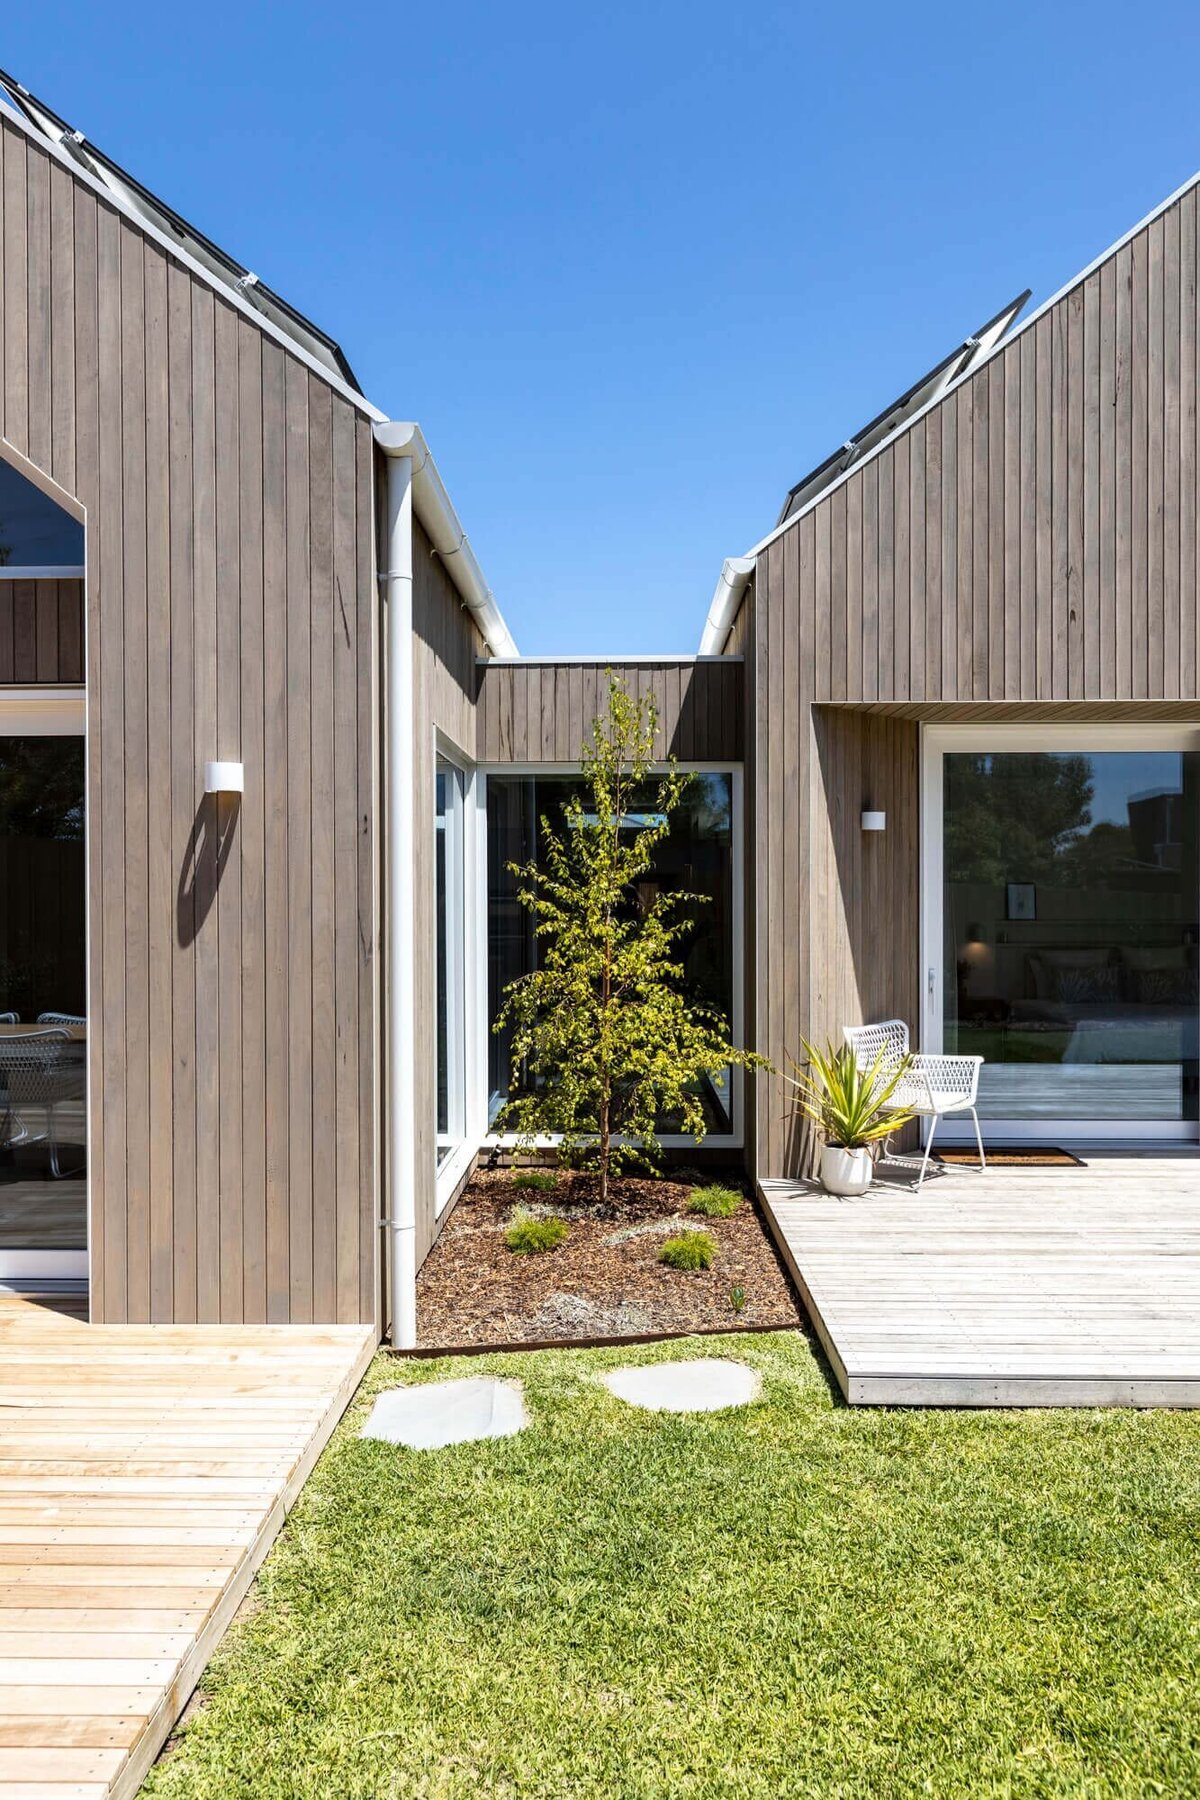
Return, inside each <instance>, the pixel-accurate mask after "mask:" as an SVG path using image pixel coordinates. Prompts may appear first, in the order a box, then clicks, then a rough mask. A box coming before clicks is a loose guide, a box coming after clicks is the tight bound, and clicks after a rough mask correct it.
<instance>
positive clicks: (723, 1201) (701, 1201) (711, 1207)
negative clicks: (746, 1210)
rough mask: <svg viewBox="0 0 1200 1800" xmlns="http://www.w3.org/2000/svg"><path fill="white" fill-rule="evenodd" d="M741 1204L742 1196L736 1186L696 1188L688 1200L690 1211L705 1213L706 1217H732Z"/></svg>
mask: <svg viewBox="0 0 1200 1800" xmlns="http://www.w3.org/2000/svg"><path fill="white" fill-rule="evenodd" d="M741 1204H742V1196H741V1195H740V1194H739V1193H738V1191H737V1189H736V1188H727V1187H702V1188H694V1189H693V1190H692V1193H691V1196H690V1198H689V1200H688V1211H689V1212H692V1213H703V1214H704V1217H705V1218H706V1219H732V1217H733V1215H734V1213H735V1212H736V1211H737V1209H738V1207H739V1206H740V1205H741Z"/></svg>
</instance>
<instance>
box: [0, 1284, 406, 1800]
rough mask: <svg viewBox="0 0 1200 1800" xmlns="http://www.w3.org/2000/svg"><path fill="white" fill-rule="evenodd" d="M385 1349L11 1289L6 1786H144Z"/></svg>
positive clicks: (3, 1728)
mask: <svg viewBox="0 0 1200 1800" xmlns="http://www.w3.org/2000/svg"><path fill="white" fill-rule="evenodd" d="M373 1348H374V1332H373V1331H372V1330H370V1329H369V1328H368V1327H365V1326H357V1325H347V1326H305V1325H278V1326H245V1327H243V1326H236V1325H229V1326H223V1325H205V1326H198V1327H197V1326H177V1325H155V1326H153V1327H152V1328H151V1327H139V1326H135V1325H129V1326H123V1325H112V1326H106V1325H87V1324H85V1323H84V1322H83V1321H82V1319H81V1318H80V1317H79V1316H78V1308H77V1307H72V1306H70V1305H67V1306H64V1307H62V1308H61V1309H60V1308H59V1307H57V1306H55V1305H51V1304H40V1303H38V1302H37V1301H35V1300H31V1299H22V1298H19V1297H17V1296H15V1295H12V1294H7V1293H0V1800H18V1796H21V1795H24V1794H27V1793H33V1792H36V1793H37V1794H38V1795H39V1796H40V1797H42V1800H55V1797H56V1796H58V1795H60V1794H61V1795H66V1794H73V1795H85V1796H88V1800H113V1797H118V1800H128V1796H130V1795H133V1794H135V1793H136V1792H137V1790H138V1788H139V1786H140V1785H141V1782H142V1780H143V1778H144V1776H145V1774H146V1771H147V1769H148V1768H149V1766H150V1763H151V1762H152V1761H153V1759H154V1757H155V1755H156V1754H157V1752H158V1749H159V1747H160V1746H161V1744H162V1742H163V1740H164V1739H165V1737H166V1735H167V1733H168V1732H169V1731H170V1729H171V1727H172V1725H173V1724H174V1723H175V1720H176V1719H177V1717H178V1716H179V1713H180V1711H181V1710H182V1708H183V1706H184V1704H185V1702H186V1700H187V1698H188V1695H189V1694H190V1693H191V1691H192V1688H193V1687H194V1686H195V1684H196V1681H197V1679H198V1678H199V1675H200V1673H201V1671H202V1669H203V1668H204V1665H205V1663H206V1662H207V1660H208V1658H209V1656H210V1655H211V1653H212V1651H213V1649H214V1647H215V1645H216V1644H217V1642H218V1641H219V1639H220V1637H221V1634H222V1633H223V1632H224V1630H225V1628H226V1626H227V1625H228V1623H229V1621H230V1619H231V1618H232V1617H233V1614H234V1612H235V1611H236V1609H237V1607H238V1604H239V1603H240V1601H241V1599H242V1596H243V1595H244V1593H245V1591H246V1589H247V1587H248V1586H249V1585H250V1581H251V1579H252V1577H253V1575H254V1571H255V1570H256V1568H257V1567H258V1565H259V1563H260V1562H261V1561H262V1558H263V1557H264V1556H265V1554H266V1552H267V1550H268V1548H269V1547H270V1544H271V1542H272V1540H273V1538H274V1537H275V1535H276V1533H277V1532H278V1530H279V1527H280V1526H281V1524H282V1523H283V1520H284V1517H285V1515H286V1513H287V1511H288V1509H289V1507H290V1506H291V1504H292V1502H293V1501H294V1499H295V1497H296V1495H297V1494H298V1492H299V1490H300V1487H301V1485H302V1483H303V1481H304V1479H305V1477H306V1475H307V1474H308V1472H309V1470H310V1469H311V1467H312V1465H313V1462H314V1461H315V1460H316V1457H317V1455H318V1453H319V1452H320V1450H321V1448H322V1447H323V1445H324V1444H325V1442H326V1440H327V1439H328V1437H329V1434H330V1432H331V1431H332V1430H333V1427H334V1425H335V1424H336V1423H337V1421H338V1419H339V1418H340V1417H341V1414H342V1412H343V1410H344V1408H345V1406H346V1404H347V1402H348V1400H349V1399H350V1397H351V1395H352V1394H353V1392H354V1389H355V1387H356V1386H357V1384H358V1381H359V1379H360V1377H361V1375H362V1371H363V1369H364V1368H365V1366H366V1364H367V1362H368V1360H369V1358H370V1356H371V1353H372V1350H373Z"/></svg>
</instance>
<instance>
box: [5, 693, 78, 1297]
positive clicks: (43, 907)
mask: <svg viewBox="0 0 1200 1800" xmlns="http://www.w3.org/2000/svg"><path fill="white" fill-rule="evenodd" d="M81 713H82V702H74V701H67V702H64V703H60V704H59V705H57V706H56V705H55V704H54V703H52V702H47V701H38V700H35V701H31V702H28V703H24V704H22V703H17V702H14V703H13V704H12V705H11V706H10V705H8V704H7V703H5V702H4V701H2V700H0V1277H4V1278H10V1279H12V1278H19V1277H22V1276H26V1275H61V1276H68V1277H74V1278H81V1277H84V1276H86V1274H87V1168H86V1163H87V1078H86V1059H87V1017H86V1015H87V952H86V942H87V940H86V916H87V898H86V858H85V844H84V740H83V736H82V733H81V731H80V729H79V725H80V722H81Z"/></svg>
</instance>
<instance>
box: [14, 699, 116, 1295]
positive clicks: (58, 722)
mask: <svg viewBox="0 0 1200 1800" xmlns="http://www.w3.org/2000/svg"><path fill="white" fill-rule="evenodd" d="M0 737H79V738H82V739H83V746H84V759H85V768H86V758H87V703H86V698H85V690H84V689H83V688H82V687H77V686H69V687H68V686H62V687H48V686H47V687H41V686H39V687H15V686H14V687H0ZM90 829H91V823H90V809H89V808H88V807H87V806H86V804H85V806H84V815H83V830H84V844H83V866H84V915H83V916H84V961H85V967H86V971H87V991H88V993H89V994H90V993H91V896H90V894H89V893H88V888H87V873H86V872H87V869H88V867H89V862H90V859H89V855H88V833H89V831H90ZM91 1063H92V1058H91V1045H90V1044H89V1046H88V1056H87V1061H86V1070H87V1073H86V1080H85V1099H84V1107H85V1114H84V1120H85V1128H86V1132H87V1167H88V1169H89V1171H90V1170H91V1168H92V1166H93V1163H92V1136H93V1133H92V1091H91ZM85 1235H86V1242H85V1244H84V1247H83V1249H82V1250H51V1249H46V1250H38V1249H33V1250H5V1249H0V1281H22V1280H32V1279H38V1280H50V1281H86V1280H87V1279H88V1276H89V1274H90V1265H89V1257H90V1252H91V1243H92V1184H91V1179H90V1176H89V1179H88V1183H87V1212H86V1231H85Z"/></svg>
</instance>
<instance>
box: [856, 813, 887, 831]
mask: <svg viewBox="0 0 1200 1800" xmlns="http://www.w3.org/2000/svg"><path fill="white" fill-rule="evenodd" d="M862 828H863V830H864V831H886V830H887V814H886V813H885V812H865V813H864V814H863V816H862Z"/></svg>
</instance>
